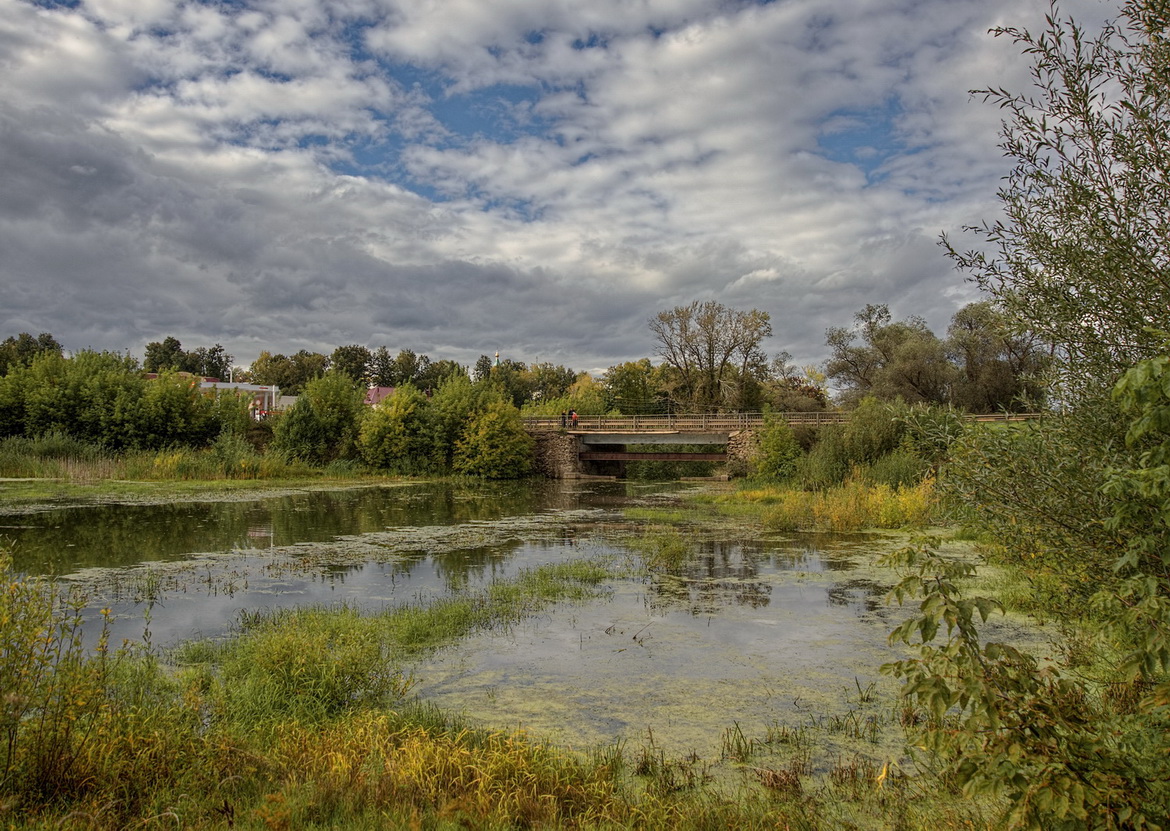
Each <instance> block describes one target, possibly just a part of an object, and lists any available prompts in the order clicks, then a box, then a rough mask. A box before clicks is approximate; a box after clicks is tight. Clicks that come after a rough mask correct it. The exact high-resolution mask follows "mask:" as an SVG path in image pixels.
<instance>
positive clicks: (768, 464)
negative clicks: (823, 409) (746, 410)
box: [755, 416, 803, 481]
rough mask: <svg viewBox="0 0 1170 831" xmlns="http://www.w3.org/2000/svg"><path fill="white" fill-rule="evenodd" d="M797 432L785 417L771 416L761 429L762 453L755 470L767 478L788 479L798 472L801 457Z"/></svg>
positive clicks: (757, 459) (756, 461)
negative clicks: (797, 466)
mask: <svg viewBox="0 0 1170 831" xmlns="http://www.w3.org/2000/svg"><path fill="white" fill-rule="evenodd" d="M801 455H803V454H802V452H801V449H800V443H799V442H798V441H797V438H796V434H795V433H794V432H793V431H792V428H791V427H790V426H789V425H788V422H787V421H785V420H784V419H778V418H775V417H772V416H769V417H768V418H767V419H766V420H765V422H764V429H763V430H761V431H760V453H759V456H757V458H756V460H755V472H756V474H757V475H759V476H762V477H764V478H767V479H776V480H780V481H783V480H786V479H790V478H792V477H793V476H794V475H795V473H796V463H797V460H798V459H799V458H800V457H801Z"/></svg>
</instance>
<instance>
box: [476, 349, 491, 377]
mask: <svg viewBox="0 0 1170 831" xmlns="http://www.w3.org/2000/svg"><path fill="white" fill-rule="evenodd" d="M491 374H492V359H491V358H489V357H488V356H487V355H480V356H479V357H478V358H476V360H475V370H474V371H473V376H474V378H475V380H476V382H479V381H486V380H487V379H488V378H490V377H491Z"/></svg>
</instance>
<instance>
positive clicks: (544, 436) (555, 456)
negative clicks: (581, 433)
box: [529, 430, 584, 479]
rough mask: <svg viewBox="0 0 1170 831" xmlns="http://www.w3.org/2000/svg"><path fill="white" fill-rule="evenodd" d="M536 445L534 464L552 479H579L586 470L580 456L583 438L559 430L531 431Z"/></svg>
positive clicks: (541, 472) (539, 471)
mask: <svg viewBox="0 0 1170 831" xmlns="http://www.w3.org/2000/svg"><path fill="white" fill-rule="evenodd" d="M529 433H530V435H531V436H532V438H533V439H535V440H536V446H535V448H534V450H533V466H534V467H535V469H536V472H537V473H540V474H542V475H544V476H547V477H548V478H550V479H579V478H580V477H581V476H582V475H583V474H584V470H583V468H582V465H581V459H580V458H579V456H580V453H581V439H580V438H578V437H577V436H570V435H568V434H567V433H563V432H561V431H559V430H540V431H529Z"/></svg>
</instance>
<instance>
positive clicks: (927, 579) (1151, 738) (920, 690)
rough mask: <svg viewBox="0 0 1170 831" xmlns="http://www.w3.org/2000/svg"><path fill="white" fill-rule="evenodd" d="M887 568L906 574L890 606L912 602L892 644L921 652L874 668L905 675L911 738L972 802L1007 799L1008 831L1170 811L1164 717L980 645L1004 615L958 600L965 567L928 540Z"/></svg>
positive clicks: (1104, 688) (1154, 816) (1105, 688)
mask: <svg viewBox="0 0 1170 831" xmlns="http://www.w3.org/2000/svg"><path fill="white" fill-rule="evenodd" d="M888 564H890V565H894V566H897V567H900V568H902V569H904V570H905V572H906V573H905V576H904V577H903V579H902V580H901V581H900V582H899V583H898V584H897V586H895V588H894V589H893V591H892V597H893V599H895V600H897V601H898V602H899V603H904V602H905V601H906V600H908V599H919V600H920V602H919V604H918V609H917V613H916V614H914V615H912V616H911V617H910V618H908V619H907V620H906V621H905V622H903V623H902V624H901V625H900V626H898V627H897V628H896V629H895V630H894V631H893V632H892V633H891V635H890V640H891V642H901V643H905V644H908V645H911V646H917V647H918V650H919V654H918V657H916V658H908V659H904V660H900V661H895V662H892V663H890V664H887V665H885V666H884V667H883V668H882V671H883V672H885V673H887V674H890V675H893V676H895V677H898V678H901V679H903V681H904V682H905V685H904V687H903V695H904V696H905V697H907V698H908V699H910V700H912V701H913V702H914V703H915V704H916V705H918V706H919V707H921V708H923V709H924V710H926V712H927V713H928V714H929V718H928V719H927V720H926V722H925V723H924V725H923V727H922V728H921V729H920V733H919V735H917V736H916V737H914V739H915V742H916V746H917V747H918V748H919V749H920V750H922V751H925V752H926V753H927V754H928V757H929V758H930V759H931V760H933V761H935V762H937V763H938V764H940V765H941V767H942V772H943V774H944V775H945V776H947V777H950V778H952V779H953V781H954V782H955V784H956V785H958V786H959V787H961V788H962V789H963V791H964V793H966V794H968V795H983V796H990V797H992V798H998V799H1002V800H1004V801H1005V805H1006V808H1005V811H1004V815H1003V816H1002V817H1001V818H1000V822H1001V824H1002V826H1003V827H1006V828H1028V829H1041V828H1042V829H1063V828H1068V829H1072V828H1102V829H1110V828H1161V827H1162V826H1161V825H1160V823H1161V822H1162V818H1164V817H1165V816H1166V815H1167V808H1168V807H1170V792H1168V789H1167V787H1166V785H1165V784H1164V783H1165V782H1166V779H1167V776H1166V774H1167V772H1168V771H1167V760H1166V758H1165V753H1164V748H1165V736H1166V733H1165V719H1164V717H1163V716H1159V715H1151V714H1149V713H1147V712H1143V711H1142V710H1140V709H1139V708H1137V707H1135V706H1133V703H1132V702H1133V699H1132V697H1128V696H1124V695H1119V694H1118V693H1117V690H1118V685H1094V684H1091V683H1090V682H1088V681H1087V680H1085V679H1084V678H1076V677H1073V676H1071V675H1068V674H1066V673H1064V672H1063V671H1062V668H1061V667H1059V666H1057V665H1052V664H1048V663H1042V662H1041V661H1039V660H1038V659H1037V658H1036V657H1034V656H1033V655H1030V654H1028V653H1027V652H1024V651H1022V650H1019V649H1016V648H1014V647H1012V646H1010V645H1008V644H1005V643H996V642H987V643H984V642H982V641H981V639H980V635H979V630H978V625H979V624H981V623H986V622H987V620H988V618H989V616H990V615H991V614H992V613H993V612H995V611H1002V609H1001V607H1000V604H999V603H998V602H997V601H995V600H992V599H990V598H987V597H964V596H963V595H962V592H961V591H960V589H959V582H960V581H961V580H962V579H964V578H967V577H970V576H972V575H973V574H974V570H975V569H974V566H973V565H971V564H970V563H967V562H962V561H956V560H952V559H948V558H946V557H943V556H942V555H940V554H939V553H938V551H937V550H936V548H935V547H934V546H933V545H932V544H926V545H923V546H920V547H917V548H907V549H904V550H902V551H899V552H896V553H895V554H893V555H891V556H890V557H889V558H888ZM943 632H945V638H944V639H943V641H942V643H941V644H936V643H935V640H936V638H938V637H939V636H940V633H943Z"/></svg>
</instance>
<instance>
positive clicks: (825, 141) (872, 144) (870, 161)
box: [817, 102, 911, 184]
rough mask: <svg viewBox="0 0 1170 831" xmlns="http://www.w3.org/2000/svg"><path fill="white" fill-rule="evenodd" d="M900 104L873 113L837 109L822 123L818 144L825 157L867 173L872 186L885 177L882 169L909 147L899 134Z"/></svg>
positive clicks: (870, 110) (878, 109)
mask: <svg viewBox="0 0 1170 831" xmlns="http://www.w3.org/2000/svg"><path fill="white" fill-rule="evenodd" d="M900 109H901V108H900V107H899V106H898V104H897V103H896V102H888V103H886V104H885V105H883V106H881V107H875V108H873V109H869V110H835V111H833V112H831V113H829V115H828V116H827V117H826V118H825V119H824V120H823V121H822V122H821V133H820V135H819V136H818V138H817V145H818V147H819V149H820V151H821V155H823V156H824V157H825V158H827V159H830V160H832V161H835V162H840V163H842V164H851V165H853V166H854V167H856V168H858V169H859V170H861V172H862V173H864V174H865V176H866V179H867V180H869V183H870V184H873V183H874V182H877V181H880V180H881V179H882V178H883V177H882V176H881V174H880V172H879V168H881V166H882V165H883V164H885V162H886V161H887V160H888V159H890V158H891V157H893V156H896V155H899V154H903V153H906V152H907V151H908V150H910V149H911V148H908V147H907V146H906V144H905V142H904V141H902V140H901V139H900V138H899V137H898V134H897V127H896V124H895V119H896V116H897V114H898V113H899V112H900Z"/></svg>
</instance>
